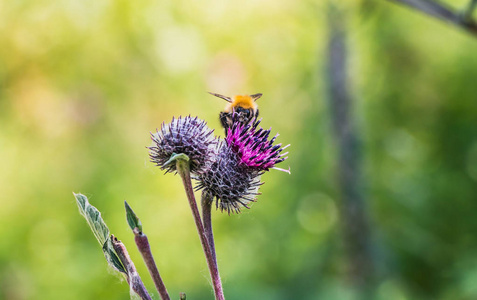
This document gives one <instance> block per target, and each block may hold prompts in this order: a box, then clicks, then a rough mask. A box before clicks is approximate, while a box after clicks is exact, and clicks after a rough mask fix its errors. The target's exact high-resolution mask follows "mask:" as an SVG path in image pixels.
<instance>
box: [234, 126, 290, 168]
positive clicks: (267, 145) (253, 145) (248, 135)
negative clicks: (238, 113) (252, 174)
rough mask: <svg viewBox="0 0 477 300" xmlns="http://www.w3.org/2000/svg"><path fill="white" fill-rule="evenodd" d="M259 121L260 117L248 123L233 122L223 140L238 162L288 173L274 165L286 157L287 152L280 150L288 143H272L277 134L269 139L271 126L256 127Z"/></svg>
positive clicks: (251, 166)
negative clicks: (268, 127) (235, 154)
mask: <svg viewBox="0 0 477 300" xmlns="http://www.w3.org/2000/svg"><path fill="white" fill-rule="evenodd" d="M261 121H262V120H261V119H260V120H254V121H253V122H252V123H249V124H243V123H241V122H234V124H233V125H232V126H231V127H229V128H228V130H227V137H226V138H225V141H226V142H227V144H228V145H229V146H230V147H231V148H232V150H233V151H234V152H236V153H237V155H238V156H239V157H240V163H242V164H244V165H246V166H248V167H249V168H251V169H255V170H263V171H268V170H269V169H271V168H273V169H277V170H280V171H284V172H288V173H290V170H284V169H280V168H276V167H275V165H276V164H278V163H281V162H282V161H284V160H285V159H287V158H288V157H287V156H286V155H287V154H288V152H286V153H283V154H281V152H282V151H283V150H284V149H286V148H287V147H288V146H290V145H286V146H285V147H282V144H278V145H273V143H274V142H275V140H276V138H277V137H278V134H277V135H275V136H274V137H273V138H272V139H270V140H269V139H268V137H269V135H270V131H271V128H270V129H268V130H264V129H263V128H261V127H258V125H259V124H260V122H261Z"/></svg>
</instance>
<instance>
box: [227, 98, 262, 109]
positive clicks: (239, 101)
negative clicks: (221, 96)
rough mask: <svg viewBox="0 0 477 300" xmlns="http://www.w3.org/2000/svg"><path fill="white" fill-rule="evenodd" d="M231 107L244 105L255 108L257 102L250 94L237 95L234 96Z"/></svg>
mask: <svg viewBox="0 0 477 300" xmlns="http://www.w3.org/2000/svg"><path fill="white" fill-rule="evenodd" d="M230 106H231V107H242V108H245V109H255V108H256V107H257V104H255V100H254V99H253V98H252V97H250V96H248V95H237V96H234V97H232V103H231V104H230Z"/></svg>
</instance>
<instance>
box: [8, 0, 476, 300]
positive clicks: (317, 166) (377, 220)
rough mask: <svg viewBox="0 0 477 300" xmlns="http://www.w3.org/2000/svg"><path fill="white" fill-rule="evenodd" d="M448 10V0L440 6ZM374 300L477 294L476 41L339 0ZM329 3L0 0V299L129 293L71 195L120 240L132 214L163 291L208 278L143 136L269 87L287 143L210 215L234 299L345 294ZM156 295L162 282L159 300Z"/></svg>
mask: <svg viewBox="0 0 477 300" xmlns="http://www.w3.org/2000/svg"><path fill="white" fill-rule="evenodd" d="M448 3H449V4H450V3H451V1H448ZM465 3H466V1H454V2H452V5H453V6H454V7H455V8H459V7H462V6H464V4H465ZM339 5H340V6H341V7H342V8H343V9H344V11H345V16H346V19H343V20H342V21H343V22H344V23H346V24H347V28H348V39H347V42H348V51H349V52H348V54H349V74H348V75H349V78H350V80H351V82H352V86H351V91H352V95H353V97H354V100H355V101H354V103H353V105H354V107H353V111H354V118H355V120H356V121H357V130H358V133H359V136H360V139H361V140H362V145H363V161H362V163H361V165H362V168H363V172H364V179H365V180H364V190H365V192H364V195H365V200H366V202H367V214H368V215H369V218H370V223H371V229H372V231H371V233H372V237H371V239H372V241H373V242H372V245H373V261H374V263H375V264H376V266H377V271H376V273H377V275H376V276H377V278H378V280H376V282H375V283H373V285H372V290H373V298H375V299H383V300H384V299H391V300H393V299H396V300H404V299H477V236H476V233H477V217H476V211H477V54H476V53H477V44H476V42H477V40H476V39H475V38H474V37H472V36H471V35H469V34H466V33H464V32H462V31H460V30H459V29H456V28H454V27H452V26H450V25H446V24H444V23H441V22H439V21H436V20H433V19H430V18H429V17H427V16H424V15H422V14H419V13H417V12H415V11H412V10H409V9H407V8H403V7H401V6H398V5H396V4H393V3H390V2H384V1H351V0H349V1H342V2H339ZM326 12H327V9H326V3H325V2H322V1H292V0H288V1H271V0H262V1H253V0H242V1H228V2H227V1H216V0H209V1H170V0H169V1H151V0H143V1H130V0H117V1H92V0H84V1H72V0H59V1H48V0H38V1H6V0H3V1H0V205H1V206H0V220H1V224H2V226H0V237H1V242H0V298H1V299H129V293H128V286H127V283H126V282H125V281H122V282H121V281H120V280H118V277H117V276H115V275H113V274H112V272H111V271H108V270H107V264H106V262H105V259H104V257H103V255H102V253H101V249H100V247H99V245H98V243H97V242H96V241H95V239H94V237H93V235H92V233H91V232H90V230H89V228H88V226H87V224H86V222H85V220H84V219H83V218H82V217H81V216H80V215H79V213H78V209H77V207H76V203H75V199H74V197H73V194H72V192H81V193H84V194H85V195H87V196H88V197H89V199H90V201H91V203H92V204H93V205H95V206H96V207H97V208H98V209H99V210H100V211H101V212H102V213H103V217H104V219H105V221H106V222H107V224H108V226H109V228H110V230H111V232H112V233H114V234H115V235H116V236H118V237H119V238H120V239H121V240H122V241H123V242H124V243H125V244H126V246H127V247H128V249H129V252H130V254H131V256H132V258H133V260H134V261H135V263H136V266H137V268H138V270H139V272H140V274H141V275H142V278H143V280H144V281H145V284H146V285H147V287H148V288H149V290H150V291H152V290H153V287H154V286H153V284H152V281H151V280H150V279H149V276H148V273H147V270H146V269H145V267H144V266H143V264H142V260H141V259H140V255H139V254H138V252H137V251H136V248H135V245H134V241H133V236H132V234H131V233H130V231H129V229H128V226H127V223H126V220H125V213H124V209H123V201H124V200H125V199H126V200H127V201H128V202H129V203H130V205H131V206H132V207H133V209H134V210H135V212H136V213H137V214H138V215H139V217H140V218H141V220H142V223H143V226H144V230H145V232H146V234H147V235H148V236H149V240H150V242H151V244H152V247H153V252H154V254H155V257H156V260H157V263H158V266H159V269H160V272H161V275H162V276H163V279H164V281H165V283H166V285H167V287H168V290H169V292H170V294H171V296H172V297H173V298H174V299H178V293H179V292H181V291H183V292H186V293H187V295H188V299H211V298H212V297H213V293H212V289H211V287H210V284H209V281H210V279H209V277H208V271H207V266H206V263H205V259H204V257H203V254H202V251H201V246H200V243H199V239H198V237H197V233H196V229H195V227H194V224H193V220H192V218H191V213H190V209H189V207H188V205H187V202H186V199H185V193H184V191H183V189H182V186H181V181H180V178H179V177H178V176H173V175H170V174H168V175H162V172H161V171H160V170H159V169H158V168H157V167H154V165H153V164H152V163H150V162H149V161H148V152H147V149H146V148H145V147H146V146H149V145H150V143H151V142H150V137H149V132H151V131H155V129H156V128H158V127H160V124H161V123H162V122H169V121H170V120H171V119H172V116H180V115H189V114H191V115H193V116H195V115H197V116H199V117H200V118H202V119H204V120H207V121H208V124H209V126H210V127H211V128H215V129H216V133H217V134H222V129H221V128H220V123H219V120H218V113H219V111H220V110H221V109H223V107H224V105H225V103H224V102H223V101H222V100H220V99H218V98H215V97H212V96H210V95H208V94H207V93H206V92H207V91H212V92H217V93H221V94H225V95H233V94H242V93H244V94H251V93H259V92H260V93H263V94H264V96H263V97H262V98H261V99H260V100H259V102H258V104H259V106H260V109H261V110H260V112H261V116H262V117H263V123H262V124H263V126H264V127H267V128H268V127H270V126H271V127H272V128H273V132H279V133H280V138H279V142H283V143H285V144H288V143H290V144H291V145H292V146H291V147H290V148H289V151H290V155H289V159H288V160H287V161H286V162H285V163H283V164H282V165H281V167H285V168H286V167H288V166H290V168H291V171H292V174H291V175H288V174H286V173H282V172H278V171H271V172H269V173H267V174H265V175H264V176H263V177H262V179H263V180H264V181H265V185H263V186H262V188H261V192H262V195H261V196H259V198H258V202H257V203H255V204H254V205H253V207H252V209H250V210H246V211H244V212H243V213H242V214H241V215H231V216H228V215H226V214H222V213H220V212H219V211H217V212H214V215H213V221H214V226H215V227H214V228H215V237H216V247H217V251H218V261H219V267H220V271H221V275H222V279H223V283H224V289H225V294H226V297H227V299H230V300H234V299H277V300H280V299H356V298H357V296H358V292H356V290H355V288H354V287H353V285H352V284H350V283H349V280H347V276H346V269H347V259H346V255H345V250H344V248H343V240H342V236H341V234H340V232H341V231H340V229H341V227H340V224H341V222H340V214H339V209H338V207H339V195H340V191H339V188H338V185H337V183H336V172H337V171H336V167H337V163H336V143H335V137H334V136H333V131H332V129H331V125H330V123H331V122H330V112H329V107H328V101H327V87H326V84H327V81H326V77H325V66H326V63H327V53H326V47H327V42H328V29H327V21H326V19H327V13H326ZM155 299H158V296H157V295H156V296H155Z"/></svg>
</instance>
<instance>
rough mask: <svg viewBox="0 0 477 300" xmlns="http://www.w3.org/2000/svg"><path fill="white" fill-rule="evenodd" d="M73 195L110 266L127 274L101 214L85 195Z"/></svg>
mask: <svg viewBox="0 0 477 300" xmlns="http://www.w3.org/2000/svg"><path fill="white" fill-rule="evenodd" d="M73 195H74V196H75V198H76V204H78V208H79V212H80V214H81V215H82V216H83V217H84V218H85V219H86V222H87V223H88V225H89V227H90V228H91V231H92V232H93V234H94V236H95V237H96V240H98V242H99V244H100V245H101V247H102V249H103V253H104V256H105V258H106V261H107V262H108V264H109V265H110V266H111V267H112V268H113V269H115V270H116V271H118V272H121V273H124V274H127V272H126V270H125V269H124V266H123V265H122V264H121V261H120V260H119V258H118V256H117V254H116V252H115V251H114V248H113V245H112V244H111V240H110V238H109V237H110V232H109V228H108V226H107V225H106V223H105V222H104V221H103V218H101V212H99V210H98V209H97V208H96V207H94V206H93V205H91V204H90V203H89V201H88V198H87V197H86V196H85V195H82V194H75V193H73Z"/></svg>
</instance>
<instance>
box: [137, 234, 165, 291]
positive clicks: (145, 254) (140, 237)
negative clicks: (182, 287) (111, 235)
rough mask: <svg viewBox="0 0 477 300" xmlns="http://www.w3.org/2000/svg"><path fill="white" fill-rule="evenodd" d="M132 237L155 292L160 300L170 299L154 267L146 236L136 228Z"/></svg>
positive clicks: (154, 263)
mask: <svg viewBox="0 0 477 300" xmlns="http://www.w3.org/2000/svg"><path fill="white" fill-rule="evenodd" d="M134 235H135V236H134V241H135V242H136V245H137V248H138V249H139V252H141V255H142V258H143V259H144V263H145V264H146V266H147V269H148V270H149V274H151V277H152V280H153V281H154V285H155V286H156V290H157V291H158V292H159V295H160V296H161V299H162V300H170V299H171V298H170V297H169V294H168V293H167V289H166V285H165V284H164V281H162V278H161V275H160V274H159V270H158V269H157V266H156V262H155V261H154V257H153V256H152V253H151V247H150V245H149V241H148V239H147V236H146V235H145V234H143V233H142V232H141V231H139V230H138V228H135V229H134Z"/></svg>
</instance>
